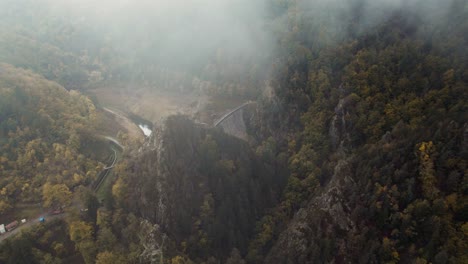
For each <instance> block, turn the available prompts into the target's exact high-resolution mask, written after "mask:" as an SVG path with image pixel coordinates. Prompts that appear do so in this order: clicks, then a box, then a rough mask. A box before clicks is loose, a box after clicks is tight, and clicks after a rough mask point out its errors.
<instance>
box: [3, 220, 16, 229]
mask: <svg viewBox="0 0 468 264" xmlns="http://www.w3.org/2000/svg"><path fill="white" fill-rule="evenodd" d="M17 226H18V221H14V222H11V223H9V224H8V225H6V226H5V229H6V230H7V231H8V232H9V231H11V230H13V229H15V228H16V227H17Z"/></svg>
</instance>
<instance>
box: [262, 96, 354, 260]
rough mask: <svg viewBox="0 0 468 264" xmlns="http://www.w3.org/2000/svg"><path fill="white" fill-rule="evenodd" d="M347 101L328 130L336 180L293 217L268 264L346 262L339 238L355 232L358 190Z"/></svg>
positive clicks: (333, 179)
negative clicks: (353, 205) (352, 195)
mask: <svg viewBox="0 0 468 264" xmlns="http://www.w3.org/2000/svg"><path fill="white" fill-rule="evenodd" d="M345 111H346V109H345V103H344V99H340V100H339V103H338V105H337V106H336V107H335V115H334V116H333V118H332V121H331V123H330V129H329V131H330V132H329V137H330V138H331V142H332V145H333V148H334V150H335V153H334V154H333V155H334V157H335V160H336V162H335V166H334V171H333V176H332V177H331V179H330V181H329V182H328V183H327V185H326V186H325V187H324V188H323V190H322V191H321V192H320V193H319V194H317V195H315V196H314V197H313V198H311V200H310V201H309V202H308V203H307V205H306V206H305V207H303V208H301V209H300V210H299V211H298V212H297V213H296V214H295V216H294V218H293V220H292V221H291V223H290V224H289V225H288V228H287V229H286V230H285V231H283V232H282V233H281V234H280V236H279V238H278V240H277V241H276V243H275V244H274V246H273V248H272V249H271V250H270V253H269V254H268V256H267V258H266V260H265V263H314V262H313V260H318V259H322V260H325V259H326V260H328V261H330V262H332V261H333V260H334V261H338V262H343V261H344V262H347V261H349V260H346V251H347V249H346V246H347V244H346V241H345V239H342V238H340V236H336V234H340V233H343V232H346V233H350V232H356V228H355V224H354V222H353V220H352V219H351V218H350V215H349V214H350V211H351V209H350V204H349V202H348V199H347V196H348V195H349V194H350V193H352V192H354V191H355V189H356V186H355V182H354V180H353V178H352V167H351V164H350V160H351V159H352V157H351V156H350V155H349V154H347V152H348V150H347V147H348V146H347V145H348V142H349V140H348V138H349V135H348V132H347V129H346V121H345V118H344V115H345Z"/></svg>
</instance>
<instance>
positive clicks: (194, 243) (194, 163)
mask: <svg viewBox="0 0 468 264" xmlns="http://www.w3.org/2000/svg"><path fill="white" fill-rule="evenodd" d="M135 156H136V157H133V158H131V162H130V164H129V165H128V166H127V167H128V169H127V172H126V173H127V175H128V178H129V185H130V186H129V187H130V190H131V191H129V193H130V194H131V197H129V199H128V200H129V201H130V202H129V205H128V206H129V207H130V208H131V210H133V211H134V212H135V213H137V214H138V215H140V216H142V217H143V218H145V219H148V220H149V221H150V222H151V223H153V224H158V225H159V227H160V230H161V232H162V233H165V234H167V236H168V240H170V241H172V243H171V242H168V244H172V245H180V244H181V243H182V242H184V241H185V242H184V243H185V244H186V245H187V251H188V253H189V255H191V256H195V257H197V256H200V254H202V253H203V250H212V251H213V252H220V253H223V254H224V253H225V254H226V255H227V254H229V252H231V250H232V249H233V248H238V249H239V250H241V251H244V252H245V250H246V248H247V241H248V238H249V237H251V235H252V233H253V229H254V228H255V221H256V219H258V218H259V217H260V216H261V215H262V214H263V211H264V210H265V209H266V208H268V207H271V206H272V205H273V204H274V202H275V200H276V199H278V197H276V195H277V194H278V193H280V191H279V190H276V189H275V188H277V185H273V183H272V182H273V181H272V180H271V179H272V178H273V177H276V176H275V174H276V172H275V171H273V170H271V169H269V168H267V167H266V166H264V165H263V164H262V162H261V161H260V160H259V159H258V158H257V157H256V155H255V154H254V153H253V151H252V150H251V149H250V146H249V145H248V144H247V142H245V141H243V140H240V139H238V138H236V137H233V136H230V135H227V134H226V133H224V132H223V131H222V130H220V129H217V128H211V129H209V128H206V126H203V125H201V124H196V123H194V122H192V121H191V120H189V119H188V118H186V117H184V116H173V117H170V118H168V119H167V120H166V121H164V122H162V123H161V124H159V125H158V126H156V127H155V129H154V132H153V134H152V136H151V138H149V139H148V140H147V141H146V143H145V144H144V146H143V147H142V148H141V149H140V150H139V151H138V153H135ZM205 238H209V240H207V239H205ZM201 240H202V241H203V242H200V241H201ZM203 243H204V244H203ZM201 245H202V246H203V249H201V248H200V247H201Z"/></svg>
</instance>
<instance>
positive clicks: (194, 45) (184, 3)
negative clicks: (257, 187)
mask: <svg viewBox="0 0 468 264" xmlns="http://www.w3.org/2000/svg"><path fill="white" fill-rule="evenodd" d="M47 4H48V5H50V6H51V7H53V8H55V10H57V11H59V12H61V13H64V14H69V15H70V17H71V18H72V19H74V20H76V21H77V22H80V21H81V22H85V23H90V22H92V24H93V25H94V30H96V31H97V32H100V33H102V34H104V35H106V37H107V38H108V40H109V41H108V42H107V44H108V45H111V46H112V48H114V49H115V50H117V51H119V52H122V53H127V54H131V55H134V56H138V57H139V58H140V59H141V57H143V59H148V58H151V59H154V60H157V61H159V62H160V63H161V64H174V65H177V66H181V65H182V66H186V65H192V64H199V63H206V60H207V59H208V58H209V57H212V56H214V55H216V53H217V52H219V50H220V49H222V52H224V53H226V54H229V55H230V56H245V57H249V56H254V55H258V53H265V52H268V51H269V50H271V43H272V41H271V40H270V39H269V36H268V34H267V33H266V31H265V30H264V29H263V28H264V19H263V18H264V16H265V3H264V1H263V0H257V1H255V0H254V1H251V0H250V1H249V0H171V1H167V0H155V1H149V0H133V1H130V0H120V1H109V0H101V1H91V0H70V1H61V0H47Z"/></svg>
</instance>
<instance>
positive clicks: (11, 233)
mask: <svg viewBox="0 0 468 264" xmlns="http://www.w3.org/2000/svg"><path fill="white" fill-rule="evenodd" d="M105 138H107V139H109V140H110V141H112V142H114V141H115V142H114V143H116V144H117V145H118V146H122V145H120V143H119V142H118V141H117V140H115V139H113V138H110V137H109V138H108V137H105ZM122 148H123V147H122ZM112 150H113V151H114V154H113V155H114V157H113V160H112V162H111V164H110V165H109V166H106V167H104V170H103V171H105V175H104V176H103V177H102V178H101V179H100V181H99V183H98V184H97V186H96V189H95V190H94V191H95V192H96V191H97V190H98V189H99V187H100V185H101V184H102V182H103V181H104V180H105V178H106V177H107V175H108V174H109V171H110V170H111V169H112V168H113V167H114V166H115V163H116V162H117V152H116V151H115V149H113V148H112ZM65 216H66V213H62V214H55V215H54V214H51V213H49V212H43V213H41V214H39V215H37V216H36V217H34V218H33V219H28V221H27V222H26V223H24V224H20V225H19V226H18V227H17V228H15V229H13V230H11V231H9V232H6V233H5V234H2V235H0V243H2V242H3V241H4V240H5V239H7V238H10V237H12V236H15V235H16V234H18V233H20V232H21V231H22V230H24V229H25V228H28V227H31V226H33V225H35V224H38V223H39V218H41V217H44V218H45V220H46V221H51V220H54V219H61V218H64V217H65Z"/></svg>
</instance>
